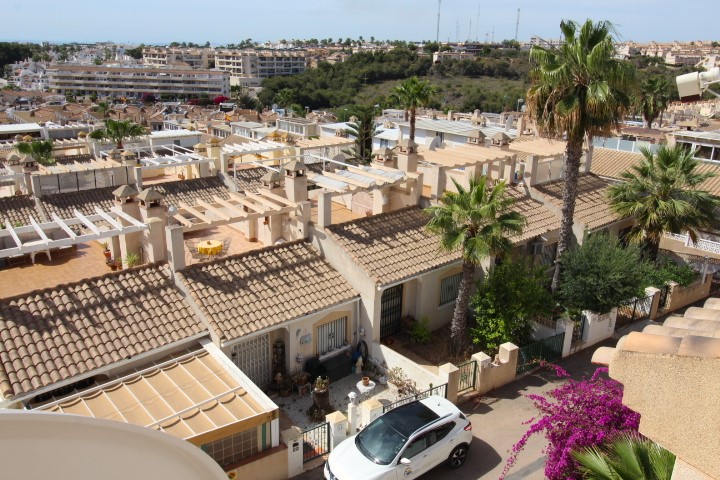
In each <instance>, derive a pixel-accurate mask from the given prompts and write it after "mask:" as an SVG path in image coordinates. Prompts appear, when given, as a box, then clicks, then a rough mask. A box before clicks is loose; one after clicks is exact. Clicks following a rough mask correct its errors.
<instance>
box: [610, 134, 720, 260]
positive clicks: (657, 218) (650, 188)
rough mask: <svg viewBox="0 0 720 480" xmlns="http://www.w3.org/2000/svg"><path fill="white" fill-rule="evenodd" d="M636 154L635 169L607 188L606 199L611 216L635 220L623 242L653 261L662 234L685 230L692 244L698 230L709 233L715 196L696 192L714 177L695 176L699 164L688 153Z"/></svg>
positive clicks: (667, 150)
mask: <svg viewBox="0 0 720 480" xmlns="http://www.w3.org/2000/svg"><path fill="white" fill-rule="evenodd" d="M641 152H642V155H643V158H642V160H641V162H640V164H639V165H635V166H633V167H632V169H631V170H630V171H627V172H623V173H622V174H621V175H620V176H621V178H622V180H624V182H623V183H620V184H617V185H611V186H610V187H609V188H608V198H609V199H610V208H611V209H612V210H613V211H614V212H616V213H618V214H620V215H622V216H633V217H635V219H636V221H637V223H636V224H635V226H634V227H633V228H632V230H631V231H630V235H629V239H630V240H634V241H636V242H642V243H643V244H644V247H645V251H646V253H647V255H648V257H649V258H650V259H652V260H655V259H656V258H657V254H658V251H659V249H660V240H661V239H662V237H663V234H664V233H665V232H674V233H680V232H682V231H687V232H688V234H689V235H690V238H691V239H692V240H693V241H694V242H697V239H698V230H699V229H703V228H706V229H709V228H714V226H716V225H717V218H716V216H715V211H716V210H717V208H718V207H720V197H718V196H716V195H713V194H711V193H708V192H706V191H705V190H702V189H700V186H701V184H702V183H703V182H704V181H705V180H707V179H709V178H711V177H713V176H714V174H712V173H709V172H708V173H700V172H698V171H696V169H697V167H698V166H699V165H700V161H698V160H695V159H694V158H693V153H694V152H693V151H690V150H686V149H684V148H683V147H681V146H679V145H677V146H675V147H667V146H662V147H660V149H659V150H658V151H657V152H656V153H653V152H651V151H649V150H647V149H643V150H641Z"/></svg>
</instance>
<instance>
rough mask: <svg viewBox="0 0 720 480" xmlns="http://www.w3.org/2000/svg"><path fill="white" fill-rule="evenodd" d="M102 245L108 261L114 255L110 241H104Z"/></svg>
mask: <svg viewBox="0 0 720 480" xmlns="http://www.w3.org/2000/svg"><path fill="white" fill-rule="evenodd" d="M100 245H102V247H103V255H105V261H106V262H107V261H108V260H110V257H111V256H112V253H110V245H109V244H108V242H102V243H101V244H100Z"/></svg>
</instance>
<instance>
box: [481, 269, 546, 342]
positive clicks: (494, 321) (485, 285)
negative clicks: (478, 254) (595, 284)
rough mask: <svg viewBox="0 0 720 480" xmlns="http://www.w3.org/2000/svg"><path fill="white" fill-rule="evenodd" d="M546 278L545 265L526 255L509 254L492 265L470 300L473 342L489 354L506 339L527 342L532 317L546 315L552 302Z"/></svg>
mask: <svg viewBox="0 0 720 480" xmlns="http://www.w3.org/2000/svg"><path fill="white" fill-rule="evenodd" d="M547 281H548V279H547V277H546V275H545V269H544V268H542V267H536V266H533V265H531V264H530V263H528V262H527V260H525V259H522V260H517V261H515V260H512V259H511V258H508V259H506V260H505V261H503V262H502V263H501V264H500V265H497V266H495V268H493V269H492V270H491V271H490V273H489V274H488V276H487V278H486V279H485V281H484V282H482V283H480V284H479V285H478V289H477V293H476V294H475V295H474V296H473V298H472V300H471V308H472V309H473V311H474V312H475V322H476V325H475V326H474V327H472V328H471V329H470V332H471V335H472V341H473V343H474V344H475V345H477V346H479V348H480V349H481V350H482V351H484V352H485V353H488V354H489V355H490V354H491V352H495V351H497V349H498V347H499V346H500V345H501V344H503V343H505V342H513V343H515V344H516V345H525V344H527V343H528V341H529V339H530V335H531V334H532V319H533V318H535V317H538V316H543V315H549V314H550V313H551V312H552V310H553V307H554V305H555V303H554V301H553V298H552V295H551V294H550V292H548V291H547V289H546V284H547Z"/></svg>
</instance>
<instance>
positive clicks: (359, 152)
mask: <svg viewBox="0 0 720 480" xmlns="http://www.w3.org/2000/svg"><path fill="white" fill-rule="evenodd" d="M350 113H351V115H353V116H354V117H355V118H356V120H355V121H354V122H350V123H348V124H347V125H348V126H347V128H346V129H345V131H346V132H347V133H348V134H350V135H352V136H353V137H354V138H355V145H353V147H352V149H351V150H349V151H348V152H345V153H349V154H350V155H352V158H354V159H355V160H358V161H360V162H362V163H370V161H371V160H372V140H373V137H374V136H375V134H376V133H377V129H376V127H375V107H373V106H369V105H356V106H355V107H353V108H351V109H350Z"/></svg>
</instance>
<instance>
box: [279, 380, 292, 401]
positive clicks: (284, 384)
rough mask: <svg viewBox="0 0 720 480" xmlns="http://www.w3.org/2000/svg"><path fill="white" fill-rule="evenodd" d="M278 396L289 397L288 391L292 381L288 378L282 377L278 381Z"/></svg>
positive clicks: (290, 388)
mask: <svg viewBox="0 0 720 480" xmlns="http://www.w3.org/2000/svg"><path fill="white" fill-rule="evenodd" d="M279 390H280V396H281V397H289V396H290V391H291V390H292V383H290V380H288V379H287V378H283V380H282V381H281V382H280V387H279Z"/></svg>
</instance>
